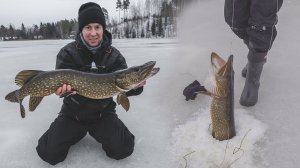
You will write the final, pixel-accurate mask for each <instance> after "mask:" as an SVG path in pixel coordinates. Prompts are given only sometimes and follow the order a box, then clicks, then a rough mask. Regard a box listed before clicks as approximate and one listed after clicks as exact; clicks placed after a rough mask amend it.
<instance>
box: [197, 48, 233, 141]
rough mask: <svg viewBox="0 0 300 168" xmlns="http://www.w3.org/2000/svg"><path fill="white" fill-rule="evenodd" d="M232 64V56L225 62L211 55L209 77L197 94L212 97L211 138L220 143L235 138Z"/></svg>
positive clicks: (213, 54)
mask: <svg viewBox="0 0 300 168" xmlns="http://www.w3.org/2000/svg"><path fill="white" fill-rule="evenodd" d="M232 64H233V55H230V56H229V58H228V60H227V62H226V61H225V60H224V59H222V58H221V57H220V56H219V55H217V54H216V53H212V54H211V70H210V75H209V77H208V78H207V80H206V81H205V84H204V88H205V89H204V90H202V91H200V92H199V93H202V94H206V95H209V96H211V97H212V102H211V107H210V113H211V120H212V136H213V137H214V138H215V139H217V140H220V141H221V140H226V139H230V138H232V137H233V136H235V124H234V71H233V67H232Z"/></svg>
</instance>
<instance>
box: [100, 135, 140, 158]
mask: <svg viewBox="0 0 300 168" xmlns="http://www.w3.org/2000/svg"><path fill="white" fill-rule="evenodd" d="M102 147H103V149H104V150H105V152H106V155H107V156H108V157H110V158H113V159H116V160H120V159H124V158H126V157H128V156H130V155H131V154H132V153H133V151H134V135H132V134H131V135H130V136H129V137H128V138H127V139H126V140H125V142H119V143H118V144H114V145H111V146H107V145H104V144H103V145H102Z"/></svg>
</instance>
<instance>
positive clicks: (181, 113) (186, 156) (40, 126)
mask: <svg viewBox="0 0 300 168" xmlns="http://www.w3.org/2000/svg"><path fill="white" fill-rule="evenodd" d="M223 3H224V2H223V1H222V0H201V1H199V2H198V3H197V4H194V5H193V7H191V8H189V10H186V12H185V13H184V14H183V16H182V18H181V20H180V22H179V35H180V36H179V37H178V38H177V39H130V40H128V39H122V40H117V39H115V40H114V41H113V45H114V46H116V47H117V48H118V49H119V50H120V51H121V52H122V54H123V55H124V56H125V57H126V59H127V63H128V65H130V66H131V65H138V64H143V63H145V62H147V61H150V60H155V61H157V66H158V67H160V68H161V71H160V72H159V73H158V74H157V75H156V76H154V77H153V78H151V79H149V80H148V81H147V85H146V86H145V90H144V92H143V94H142V95H140V96H136V97H131V98H130V101H131V109H130V110H129V111H128V112H127V113H125V112H124V110H123V109H122V108H120V107H118V108H117V113H118V115H119V117H120V118H121V119H122V121H123V122H124V123H125V124H126V125H127V127H128V128H129V129H130V131H131V132H132V133H133V134H134V135H135V137H136V146H135V151H134V153H133V154H132V155H131V156H130V157H128V158H126V159H123V160H120V161H115V160H112V159H110V158H108V157H106V155H105V153H104V152H103V150H102V149H101V145H100V144H98V143H97V142H96V141H95V140H94V139H93V138H91V137H90V136H86V137H85V138H84V139H82V140H81V141H80V142H79V143H77V144H76V145H74V146H72V147H71V149H70V151H69V154H68V156H67V158H66V160H65V161H64V162H62V163H59V164H57V165H56V166H55V167H59V168H66V167H72V168H73V167H74V168H76V167H78V168H79V167H80V168H81V167H87V168H93V167H105V168H110V167H111V168H118V167H119V168H121V167H122V168H153V167H159V168H184V167H185V166H186V164H187V167H189V168H199V167H200V168H202V167H203V168H210V167H216V168H219V167H222V168H223V167H224V168H225V167H229V166H230V165H231V167H232V168H240V167H243V168H297V167H299V166H298V165H299V164H300V157H299V156H300V145H298V141H299V139H300V124H299V118H300V114H299V111H300V107H299V105H298V102H299V100H300V94H299V87H298V85H299V82H300V80H299V75H298V74H297V73H298V72H300V66H299V64H297V63H298V61H299V53H300V52H299V51H300V48H299V44H300V38H299V37H300V36H299V30H300V22H299V21H298V19H297V17H296V16H298V15H299V9H300V2H299V1H297V0H285V1H284V4H283V6H282V8H281V10H280V12H279V23H278V25H277V29H278V36H277V38H276V40H275V42H274V45H273V47H272V49H271V51H270V52H269V57H268V62H267V64H266V66H265V69H264V71H263V74H262V80H261V88H260V95H259V102H258V104H257V105H256V106H254V107H250V108H245V107H243V106H240V105H239V103H238V99H239V96H240V94H241V91H242V88H243V84H244V80H245V79H244V78H242V77H241V75H240V71H241V69H242V68H243V66H244V65H245V63H246V53H247V48H246V47H245V46H244V44H243V43H242V41H241V40H240V39H238V38H237V37H236V36H235V35H234V34H233V33H232V32H231V30H230V29H229V27H228V26H227V25H226V23H225V22H224V19H223ZM190 18H193V19H194V20H191V19H190ZM195 19H197V20H195ZM68 42H70V40H43V41H11V42H0V58H1V62H0V65H1V66H0V76H1V78H0V87H1V90H0V94H1V95H2V101H0V113H1V117H0V167H14V168H15V167H20V168H24V167H25V168H40V167H52V166H51V165H49V164H47V163H45V162H44V161H42V160H41V159H40V158H39V157H38V155H37V153H36V151H35V147H36V145H37V141H38V139H39V137H40V136H41V135H42V134H43V133H44V132H45V131H46V130H47V129H48V127H49V125H50V124H51V122H52V121H53V120H54V119H55V117H56V116H57V113H58V112H59V110H60V106H61V104H62V99H59V98H58V97H57V96H55V95H51V96H48V97H46V98H44V100H43V101H42V102H41V104H40V105H39V107H38V108H37V109H36V110H35V111H34V112H32V113H31V112H27V116H26V118H25V119H21V117H20V113H19V106H18V105H17V104H14V103H10V102H7V101H5V100H4V96H5V95H6V94H7V93H9V92H10V91H12V90H14V89H17V88H18V87H17V86H16V85H15V84H14V77H15V75H16V74H17V72H19V71H20V70H24V69H40V70H51V69H54V66H55V59H56V54H57V53H58V52H59V49H60V48H61V47H63V46H64V45H65V44H67V43H68ZM213 51H214V52H216V53H218V54H219V55H221V56H223V57H224V58H227V57H228V56H229V55H230V54H233V55H234V69H235V121H236V130H237V136H236V137H234V138H233V139H231V140H229V141H222V142H219V141H216V140H214V139H213V138H212V137H211V135H210V131H209V130H210V114H209V106H210V98H209V97H207V96H202V95H199V96H198V97H197V99H196V100H193V101H185V99H184V97H183V95H182V90H183V88H184V87H185V86H186V85H188V84H189V83H191V82H192V81H194V80H195V79H197V80H198V81H200V82H204V80H205V78H206V76H207V73H208V68H209V64H210V62H209V61H210V53H211V52H213ZM24 105H25V108H26V109H27V108H28V98H26V99H25V100H24ZM27 111H28V110H27ZM237 148H239V150H237ZM234 151H235V152H236V153H235V154H233V152H234Z"/></svg>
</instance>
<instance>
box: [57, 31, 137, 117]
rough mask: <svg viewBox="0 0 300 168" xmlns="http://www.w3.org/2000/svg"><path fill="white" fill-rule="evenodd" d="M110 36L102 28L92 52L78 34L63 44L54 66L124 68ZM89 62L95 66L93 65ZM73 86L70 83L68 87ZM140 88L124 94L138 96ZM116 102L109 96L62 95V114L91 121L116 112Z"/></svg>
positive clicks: (102, 70) (99, 70)
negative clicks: (100, 38) (101, 33)
mask: <svg viewBox="0 0 300 168" xmlns="http://www.w3.org/2000/svg"><path fill="white" fill-rule="evenodd" d="M111 41H112V37H111V34H110V33H109V32H108V31H106V30H105V31H104V35H103V41H102V43H101V47H99V48H98V49H97V50H96V53H95V54H93V53H92V52H91V51H90V50H89V49H88V48H87V47H86V46H85V45H84V43H83V42H82V40H81V37H80V35H79V34H78V35H77V37H76V39H75V41H74V42H71V43H69V44H67V45H66V46H65V47H63V48H62V49H61V50H60V52H59V53H58V55H57V59H56V69H74V70H79V71H85V72H91V73H111V72H114V71H117V70H121V69H126V68H127V64H126V61H125V58H124V57H123V56H122V54H121V53H120V52H119V51H118V50H117V49H116V48H114V47H113V46H111ZM92 62H94V63H95V64H96V66H97V69H91V68H92ZM71 87H72V86H71ZM142 91H143V87H140V88H137V89H134V90H131V91H129V92H127V93H126V94H127V96H132V95H139V94H140V93H141V92H142ZM115 107H116V103H115V102H114V101H113V99H112V98H107V99H90V98H86V97H83V96H81V95H78V94H76V95H72V96H68V97H66V98H64V104H63V107H62V111H61V113H64V114H67V115H70V116H73V117H76V118H77V119H80V120H91V119H94V118H96V117H97V116H99V115H101V114H102V113H105V112H115Z"/></svg>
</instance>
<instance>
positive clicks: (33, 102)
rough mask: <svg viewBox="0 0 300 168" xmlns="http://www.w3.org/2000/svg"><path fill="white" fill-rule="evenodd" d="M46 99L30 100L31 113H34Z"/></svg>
mask: <svg viewBox="0 0 300 168" xmlns="http://www.w3.org/2000/svg"><path fill="white" fill-rule="evenodd" d="M43 98H44V97H33V96H30V99H29V111H34V110H35V109H36V107H37V106H38V105H39V104H40V103H41V101H42V100H43Z"/></svg>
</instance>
